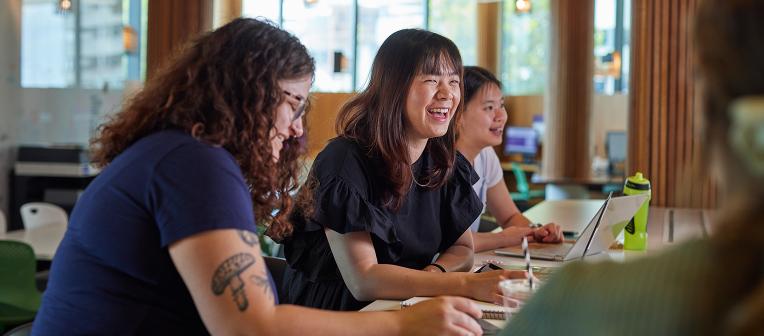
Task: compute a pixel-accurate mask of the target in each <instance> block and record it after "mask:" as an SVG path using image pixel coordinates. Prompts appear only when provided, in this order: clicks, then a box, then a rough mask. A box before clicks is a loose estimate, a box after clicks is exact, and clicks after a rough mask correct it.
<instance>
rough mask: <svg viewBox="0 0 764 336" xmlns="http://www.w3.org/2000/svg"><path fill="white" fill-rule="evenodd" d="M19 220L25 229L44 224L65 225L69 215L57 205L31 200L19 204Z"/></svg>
mask: <svg viewBox="0 0 764 336" xmlns="http://www.w3.org/2000/svg"><path fill="white" fill-rule="evenodd" d="M21 220H22V221H23V222H24V228H25V229H33V228H37V227H41V226H46V225H55V224H61V225H67V223H68V222H69V217H68V216H67V215H66V211H64V209H62V208H61V207H59V206H58V205H55V204H51V203H43V202H32V203H27V204H24V205H22V206H21Z"/></svg>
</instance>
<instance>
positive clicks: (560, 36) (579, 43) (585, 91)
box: [542, 0, 594, 179]
mask: <svg viewBox="0 0 764 336" xmlns="http://www.w3.org/2000/svg"><path fill="white" fill-rule="evenodd" d="M551 6H552V8H551V41H550V54H551V56H550V62H549V65H550V69H549V73H550V77H549V82H548V88H547V95H546V97H545V109H544V120H545V123H546V131H545V132H544V137H545V138H544V151H543V162H544V164H543V166H542V175H544V177H546V178H557V179H559V178H571V179H585V178H587V177H589V175H590V173H591V162H590V160H591V148H590V147H591V146H590V143H589V140H590V134H589V133H590V132H589V129H590V122H589V119H590V115H591V111H590V110H591V100H592V86H593V85H592V68H593V62H592V57H593V56H592V49H593V44H594V0H554V1H552V2H551Z"/></svg>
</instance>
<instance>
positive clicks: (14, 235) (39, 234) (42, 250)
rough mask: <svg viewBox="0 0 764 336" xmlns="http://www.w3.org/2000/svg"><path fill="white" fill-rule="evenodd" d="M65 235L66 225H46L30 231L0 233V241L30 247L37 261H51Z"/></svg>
mask: <svg viewBox="0 0 764 336" xmlns="http://www.w3.org/2000/svg"><path fill="white" fill-rule="evenodd" d="M64 233H66V225H46V226H42V227H38V228H34V229H30V230H16V231H10V232H2V233H0V239H6V240H16V241H21V242H24V243H27V244H29V245H31V246H32V249H33V250H34V253H35V256H37V259H38V260H48V261H50V260H53V255H55V254H56V249H57V248H58V245H59V244H60V243H61V239H63V238H64Z"/></svg>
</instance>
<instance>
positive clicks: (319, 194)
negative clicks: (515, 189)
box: [281, 138, 483, 310]
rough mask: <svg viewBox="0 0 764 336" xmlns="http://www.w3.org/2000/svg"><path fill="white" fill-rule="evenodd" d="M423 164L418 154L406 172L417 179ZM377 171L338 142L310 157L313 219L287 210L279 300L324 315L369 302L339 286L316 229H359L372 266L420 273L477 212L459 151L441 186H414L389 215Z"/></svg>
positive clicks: (356, 149) (374, 163) (355, 147)
mask: <svg viewBox="0 0 764 336" xmlns="http://www.w3.org/2000/svg"><path fill="white" fill-rule="evenodd" d="M431 165H432V160H431V159H430V156H429V155H428V151H427V150H425V151H424V153H423V154H422V156H421V157H420V159H419V160H417V162H415V163H414V165H413V166H412V169H413V171H414V174H415V176H425V171H426V170H427V168H428V167H430V166H431ZM381 166H382V165H380V164H379V161H378V160H375V159H373V158H369V157H368V156H367V155H366V152H365V151H364V150H363V148H362V147H361V146H360V145H359V144H357V143H356V142H354V141H352V140H348V139H344V138H336V139H334V140H332V141H331V142H330V143H329V144H328V145H327V146H326V148H325V149H324V150H323V151H321V153H320V154H319V155H318V157H317V158H316V161H315V162H314V164H313V169H312V171H311V175H312V176H313V177H315V178H316V179H317V180H318V183H319V184H318V187H317V188H316V191H315V195H314V197H315V199H314V204H315V209H314V210H313V211H314V213H313V216H312V218H305V216H302V215H301V211H300V210H299V209H298V210H297V211H295V215H293V216H292V223H293V224H294V226H295V228H294V234H293V235H292V236H291V237H289V238H287V239H286V240H285V241H284V246H285V254H286V259H287V262H288V263H289V266H288V267H287V269H286V273H285V276H284V283H283V284H281V285H282V286H284V287H283V288H284V290H285V292H286V293H287V295H286V296H287V298H286V300H285V302H283V303H291V304H297V305H302V306H308V307H315V308H321V309H330V310H358V309H360V308H363V307H364V306H365V305H367V304H368V303H369V302H360V301H358V300H356V299H355V298H354V297H353V295H352V294H351V293H350V291H349V290H348V288H347V286H345V283H344V282H343V280H342V276H341V275H340V272H339V269H338V268H337V264H336V263H335V261H334V257H333V255H332V252H331V250H330V248H329V243H328V241H327V239H326V235H325V234H324V231H323V229H324V227H328V228H330V229H332V230H334V231H337V232H339V233H347V232H355V231H367V232H369V233H371V240H372V242H373V244H374V250H375V251H376V253H377V262H379V263H380V264H394V265H398V266H402V267H408V268H412V269H422V268H424V267H425V266H427V265H428V264H430V263H431V262H432V259H433V257H434V256H435V255H436V254H437V253H440V252H443V251H445V250H446V249H448V248H449V247H450V246H451V245H453V243H454V242H455V241H456V240H457V239H458V238H459V237H460V236H461V235H462V234H463V233H464V232H465V231H466V230H468V229H469V226H470V224H472V222H473V221H474V220H475V218H477V216H479V215H480V212H481V211H482V209H483V203H482V202H481V201H480V199H478V197H477V195H476V194H475V192H474V191H473V189H472V184H473V183H475V182H476V181H477V180H478V176H477V174H476V173H475V171H474V170H473V169H472V166H471V165H470V164H469V162H468V161H467V160H466V159H465V158H464V157H463V156H462V155H461V154H457V158H456V169H455V170H454V174H453V176H452V177H451V178H450V179H449V181H448V183H447V184H446V185H445V186H443V187H442V188H440V189H425V188H422V187H419V186H417V185H416V184H414V185H413V186H412V189H411V191H409V193H408V195H407V196H406V199H405V201H404V203H403V205H402V206H401V209H400V210H399V211H398V212H396V213H393V212H391V211H388V210H387V209H385V208H384V207H383V206H382V201H381V196H380V195H381V191H382V187H383V186H384V184H383V183H385V182H384V181H383V179H382V178H380V177H379V176H380V174H379V172H378V171H379V169H380V167H381ZM420 179H421V178H420Z"/></svg>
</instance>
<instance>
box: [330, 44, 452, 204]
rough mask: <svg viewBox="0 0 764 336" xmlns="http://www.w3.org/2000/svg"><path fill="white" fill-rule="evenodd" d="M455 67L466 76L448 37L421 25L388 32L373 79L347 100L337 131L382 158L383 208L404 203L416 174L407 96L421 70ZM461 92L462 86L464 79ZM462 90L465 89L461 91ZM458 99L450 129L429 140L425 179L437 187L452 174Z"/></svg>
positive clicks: (380, 49) (340, 113)
mask: <svg viewBox="0 0 764 336" xmlns="http://www.w3.org/2000/svg"><path fill="white" fill-rule="evenodd" d="M444 69H453V70H455V71H457V72H458V74H459V77H460V78H461V77H462V75H463V69H462V58H461V55H460V54H459V49H458V48H457V47H456V45H455V44H454V43H453V42H452V41H451V40H449V39H448V38H446V37H443V36H441V35H438V34H436V33H433V32H429V31H426V30H421V29H404V30H399V31H397V32H395V33H393V34H392V35H390V36H389V37H388V38H387V39H386V40H385V42H384V43H382V46H380V48H379V51H378V52H377V55H376V57H374V62H373V64H372V68H371V76H370V78H369V84H368V86H367V87H366V89H364V90H363V91H362V92H360V93H359V94H358V95H356V96H355V97H354V98H352V99H351V100H350V101H349V102H348V103H347V104H345V105H344V106H343V107H342V109H341V110H340V112H339V115H338V116H337V124H336V130H337V133H338V134H339V135H340V136H343V137H346V138H350V139H352V140H354V141H356V142H358V143H359V144H361V145H362V146H364V147H365V148H366V149H367V150H368V151H369V155H370V156H371V157H375V158H378V159H379V160H380V163H381V164H382V165H383V168H382V169H380V171H381V172H382V174H383V176H382V177H383V178H384V179H385V180H387V186H388V188H387V190H385V191H384V195H383V200H384V205H385V207H387V208H389V209H393V210H397V209H399V208H400V206H401V203H402V202H403V198H404V197H405V196H406V193H407V192H408V190H409V188H410V187H411V181H412V175H411V169H410V166H409V165H410V164H411V162H410V158H409V154H408V143H407V139H406V132H405V126H404V125H405V108H406V97H407V96H408V91H409V88H410V87H411V83H412V81H413V80H414V78H415V77H416V76H417V75H419V74H441V73H442V72H443V71H444ZM459 86H460V92H463V91H464V87H463V84H462V83H461V81H460V84H459ZM460 94H461V93H460ZM463 106H464V103H462V102H461V101H460V103H459V106H458V107H457V109H456V112H455V114H454V117H453V119H452V121H451V123H450V125H449V126H448V131H447V132H446V134H445V135H444V136H442V137H438V138H433V139H429V140H428V142H427V147H426V148H425V150H426V151H428V152H429V155H430V156H431V158H432V159H433V161H434V167H433V169H432V170H431V171H430V172H428V174H427V177H425V179H424V182H423V184H425V185H427V186H430V187H431V188H439V187H441V186H442V185H443V184H445V183H446V181H447V179H448V177H449V176H451V174H452V171H453V166H454V160H455V155H456V151H455V149H454V143H455V131H454V125H455V124H456V121H457V120H458V118H459V117H460V115H461V111H462V108H463Z"/></svg>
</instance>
